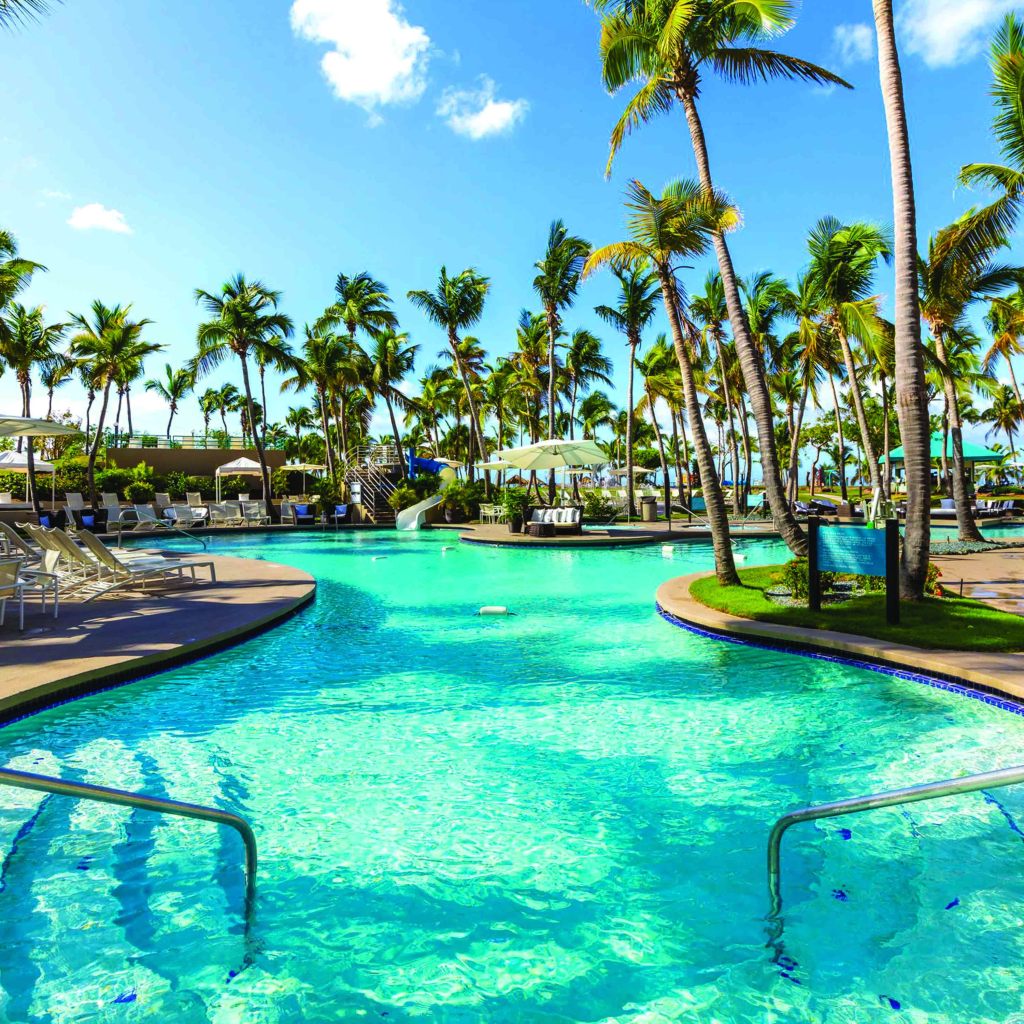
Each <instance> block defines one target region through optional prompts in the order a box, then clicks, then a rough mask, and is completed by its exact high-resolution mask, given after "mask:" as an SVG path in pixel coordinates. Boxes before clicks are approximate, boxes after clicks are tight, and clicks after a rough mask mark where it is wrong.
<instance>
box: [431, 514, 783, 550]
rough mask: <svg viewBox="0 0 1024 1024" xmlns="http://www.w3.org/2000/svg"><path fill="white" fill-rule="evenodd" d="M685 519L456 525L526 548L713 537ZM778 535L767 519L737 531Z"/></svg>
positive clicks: (473, 535)
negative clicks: (565, 527) (562, 526)
mask: <svg viewBox="0 0 1024 1024" xmlns="http://www.w3.org/2000/svg"><path fill="white" fill-rule="evenodd" d="M685 522H686V521H685V520H682V521H680V520H678V519H677V520H673V522H672V529H671V530H670V529H669V524H668V523H641V522H639V521H634V522H633V523H631V524H629V525H626V524H622V525H620V526H618V527H617V528H616V529H614V530H599V529H590V528H588V529H585V530H584V531H583V533H582V534H578V533H576V534H573V533H565V532H562V533H557V534H555V536H554V537H531V536H529V534H527V533H510V532H509V529H508V526H507V525H506V524H505V523H494V524H492V523H480V524H476V523H474V524H472V525H470V526H457V527H455V528H456V529H458V530H461V531H462V536H461V537H460V538H459V539H460V540H462V541H465V542H466V543H467V544H496V545H501V546H504V547H523V548H592V547H598V548H601V547H605V548H608V547H636V546H638V545H641V544H658V543H661V544H665V543H668V542H670V541H672V542H675V541H679V540H710V538H711V531H710V530H709V529H708V528H707V527H705V526H701V525H699V524H698V525H694V526H686V525H684V524H685ZM694 522H696V520H695V521H694ZM438 525H439V526H441V525H443V524H438ZM777 536H778V533H776V531H775V530H774V528H773V527H772V525H771V523H768V524H767V525H766V526H751V527H749V528H747V529H744V530H743V532H742V533H737V534H735V535H734V539H739V538H742V537H777Z"/></svg>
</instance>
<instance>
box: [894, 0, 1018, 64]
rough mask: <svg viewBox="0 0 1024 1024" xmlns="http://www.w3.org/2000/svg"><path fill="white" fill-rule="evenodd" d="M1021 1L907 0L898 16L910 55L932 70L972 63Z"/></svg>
mask: <svg viewBox="0 0 1024 1024" xmlns="http://www.w3.org/2000/svg"><path fill="white" fill-rule="evenodd" d="M1018 6H1019V4H1018V2H1017V0H906V2H905V3H904V4H903V6H902V8H901V9H900V10H899V12H898V13H897V16H896V21H897V27H898V28H899V31H900V33H901V35H902V36H903V39H904V45H905V47H906V49H907V52H908V53H916V54H918V55H919V56H920V57H921V58H922V59H923V60H924V62H925V64H927V65H928V66H929V67H932V68H938V67H947V66H949V65H951V64H960V63H962V62H963V61H965V60H970V58H971V57H974V56H975V55H976V54H978V53H979V52H980V51H981V50H982V49H984V47H985V46H986V44H987V43H988V41H989V37H990V36H991V34H992V30H993V28H994V27H995V25H996V23H997V22H998V21H999V19H1000V18H1001V17H1002V16H1003V15H1004V14H1008V13H1009V12H1010V11H1012V10H1015V9H1016V8H1017V7H1018Z"/></svg>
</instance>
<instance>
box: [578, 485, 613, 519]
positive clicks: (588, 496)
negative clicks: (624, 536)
mask: <svg viewBox="0 0 1024 1024" xmlns="http://www.w3.org/2000/svg"><path fill="white" fill-rule="evenodd" d="M614 514H615V505H614V504H613V503H612V502H610V501H609V500H608V499H607V498H606V497H605V496H604V495H603V494H598V492H597V491H585V492H584V494H583V518H584V519H591V520H595V521H597V522H601V523H607V522H608V520H609V519H611V517H612V516H613V515H614Z"/></svg>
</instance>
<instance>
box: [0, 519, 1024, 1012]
mask: <svg viewBox="0 0 1024 1024" xmlns="http://www.w3.org/2000/svg"><path fill="white" fill-rule="evenodd" d="M446 547H451V548H452V549H451V550H445V548H446ZM213 548H214V550H215V551H217V552H220V553H236V554H240V555H245V556H247V557H254V558H260V557H264V558H268V559H272V560H278V561H282V562H287V563H289V564H293V565H297V566H300V567H303V568H306V569H309V570H310V571H312V572H313V573H315V575H316V576H317V578H318V579H319V581H320V588H319V593H318V597H317V600H316V603H315V605H313V606H311V607H310V608H309V609H307V610H306V611H304V612H302V613H301V614H299V615H298V616H296V617H295V618H293V619H292V620H290V621H289V622H288V623H286V624H284V625H282V626H280V627H279V628H277V629H275V630H273V631H272V632H270V633H268V634H266V635H264V636H262V637H259V638H257V639H255V640H252V641H250V642H247V643H245V644H243V645H241V646H239V647H236V648H234V649H232V650H229V651H226V652H223V653H221V654H218V655H215V656H213V657H210V658H208V659H205V660H203V661H200V662H196V663H194V664H192V665H189V666H187V667H183V668H180V669H178V670H175V671H173V672H167V673H164V674H162V675H158V676H155V677H153V678H151V679H147V680H144V681H140V682H137V683H134V684H132V685H131V686H129V687H124V688H121V689H119V690H115V691H112V692H108V693H105V694H99V695H95V696H92V697H89V698H86V699H83V700H80V701H76V702H74V703H72V704H68V705H65V706H63V707H60V708H56V709H54V710H51V711H48V712H45V713H43V714H40V715H37V716H35V717H33V718H31V719H29V720H25V721H22V722H18V723H15V724H12V725H9V726H7V727H5V728H3V729H0V763H2V764H6V765H10V766H13V767H18V768H22V769H24V770H29V771H37V772H45V773H59V774H63V775H66V776H68V777H74V778H79V779H84V780H88V781H92V782H96V783H103V784H108V785H115V786H121V787H126V788H130V789H136V790H145V791H147V792H151V793H156V794H167V795H170V796H172V797H175V798H178V799H184V800H191V801H196V802H201V803H212V804H216V805H219V806H223V807H225V808H229V809H232V810H236V811H238V812H240V813H242V814H244V815H246V816H247V817H248V818H249V819H250V820H251V821H252V822H253V824H254V827H255V829H256V833H257V836H258V840H259V844H260V858H261V864H260V871H259V883H258V896H257V907H256V913H255V918H254V921H253V926H252V931H251V934H250V936H249V937H248V939H246V937H245V936H244V934H243V929H242V918H241V913H240V910H241V904H242V877H241V871H240V863H241V850H240V844H239V842H238V839H237V837H236V836H235V835H234V834H233V833H231V832H230V831H229V830H226V829H223V830H218V829H216V828H215V827H213V826H207V825H204V824H200V823H196V822H185V821H177V820H161V819H157V818H155V817H154V816H152V815H149V814H145V813H142V812H132V811H128V810H123V809H119V808H112V807H104V806H101V805H91V804H86V803H76V802H74V801H70V800H66V799H62V798H55V797H54V798H48V799H40V798H39V797H38V796H36V795H33V794H28V793H21V792H16V791H3V790H0V858H2V869H0V929H2V936H0V938H2V941H0V990H2V994H0V1020H3V1021H11V1022H22V1021H33V1022H48V1024H49V1022H53V1024H57V1022H70V1021H75V1022H94V1021H102V1022H110V1021H141V1020H155V1021H168V1022H183V1024H193V1022H214V1024H227V1022H245V1024H250V1022H260V1024H264V1022H282V1024H283V1022H313V1024H320V1022H328V1021H359V1020H378V1021H379V1020H386V1021H392V1022H394V1021H443V1022H459V1024H461V1022H478V1021H499V1022H520V1021H522V1022H552V1024H553V1022H570V1021H575V1022H588V1024H590V1022H594V1024H613V1022H614V1024H662V1022H670V1021H688V1022H700V1024H712V1022H722V1024H726V1022H728V1024H755V1022H757V1024H760V1022H766V1021H785V1022H789V1021H797V1022H825V1021H827V1022H857V1024H863V1022H866V1021H867V1022H874V1021H890V1020H894V1021H914V1022H923V1021H928V1022H947V1021H948V1022H954V1021H955V1022H957V1024H964V1022H967V1021H971V1022H973V1021H991V1022H999V1024H1005V1022H1006V1021H1009V1020H1012V1019H1013V1015H1014V1014H1020V1013H1021V995H1020V990H1021V986H1022V982H1024V970H1022V968H1021V967H1020V963H1021V953H1022V951H1024V948H1022V947H1024V929H1022V927H1021V924H1022V917H1024V902H1022V897H1024V871H1022V866H1024V865H1022V857H1024V849H1022V838H1024V835H1022V832H1021V830H1020V828H1019V827H1018V822H1020V823H1021V824H1024V793H1016V792H1014V791H1013V790H1003V791H999V792H997V793H994V794H991V796H990V797H986V796H985V795H983V794H977V795H974V796H962V797H957V798H954V799H951V800H949V801H945V802H942V803H932V804H919V805H915V806H913V807H910V808H907V809H905V810H899V809H892V810H883V811H877V812H873V813H871V814H866V815H862V816H858V817H853V818H847V819H845V820H842V821H834V822H825V823H821V824H820V825H819V826H817V827H816V826H814V825H802V826H798V827H797V828H795V829H794V830H792V831H791V832H790V834H789V836H788V837H787V839H786V842H785V847H784V851H783V893H784V897H785V901H786V902H785V928H784V932H783V934H782V937H781V939H780V940H776V941H775V942H774V943H772V942H770V941H769V938H770V933H769V930H768V928H767V927H766V922H765V914H766V912H767V906H768V895H767V891H766V879H765V843H766V839H767V835H768V830H769V827H770V825H771V823H772V821H773V820H774V819H775V818H776V817H777V816H778V815H779V814H780V813H782V812H783V811H785V810H788V809H790V808H792V807H795V806H800V805H803V804H806V803H808V802H817V801H824V800H831V799H837V798H840V797H843V796H849V795H853V794H858V793H864V792H871V791H874V790H879V789H887V788H892V787H897V786H902V785H907V784H911V783H915V782H924V781H929V780H933V779H938V778H943V777H947V776H952V775H956V774H958V773H961V772H972V771H978V770H984V769H989V768H995V767H1001V766H1006V765H1010V764H1016V763H1019V762H1020V761H1021V760H1024V752H1022V741H1024V720H1022V719H1021V718H1020V717H1018V716H1016V715H1013V714H1009V713H1007V712H1005V711H999V710H997V709H995V708H993V707H991V706H989V705H986V704H983V703H981V702H980V701H975V700H970V699H966V698H964V697H962V696H958V695H956V694H953V693H949V692H946V691H943V690H939V689H934V688H931V687H927V686H923V685H921V684H919V683H914V682H911V681H905V680H900V679H896V678H893V677H891V676H885V675H881V674H878V673H875V672H870V671H867V670H863V669H856V668H851V667H844V666H840V665H837V664H834V663H830V662H826V661H816V660H811V659H806V658H801V657H797V656H793V655H786V654H781V653H771V652H767V651H761V650H757V649H753V648H749V647H742V646H736V645H732V644H726V643H722V642H719V641H715V640H711V639H707V638H703V637H698V636H694V635H692V634H689V633H687V632H685V631H683V630H681V629H678V628H676V627H674V626H672V625H670V624H669V623H666V622H665V621H664V620H663V619H661V618H660V617H659V616H658V615H657V614H656V612H655V610H654V605H653V595H654V590H655V588H656V586H657V585H658V584H659V583H660V582H661V581H663V580H664V579H666V578H668V577H670V576H673V575H678V574H681V573H683V572H687V571H691V570H693V569H696V568H699V567H704V566H707V565H709V564H710V550H709V548H707V547H706V546H704V545H701V544H693V543H690V544H687V545H681V546H680V547H679V548H677V550H676V551H675V552H674V557H673V558H672V559H667V558H665V557H663V555H662V552H661V550H660V548H659V547H657V546H655V547H654V548H640V549H628V550H621V551H585V550H584V551H580V550H577V551H549V550H546V551H539V550H534V551H524V550H508V549H496V548H487V547H477V546H468V545H461V546H460V545H458V543H457V540H456V539H455V536H454V535H453V534H451V533H443V532H439V533H431V534H417V535H408V536H400V537H390V538H384V537H380V536H373V535H370V534H365V535H348V534H345V535H332V534H327V535H309V534H306V535H302V536H291V537H286V538H273V539H267V538H264V537H260V536H250V537H242V538H238V539H236V538H216V539H215V540H214V541H213ZM740 550H741V553H742V555H743V557H744V559H745V562H746V564H755V563H757V562H764V561H769V560H775V559H778V558H779V557H780V555H781V549H780V548H779V547H778V546H777V544H775V543H773V542H765V541H754V540H749V541H743V542H741V544H740ZM381 555H384V556H386V557H385V558H383V559H380V560H377V561H373V560H372V559H373V556H381ZM483 604H505V605H508V606H509V607H511V608H512V609H513V610H514V611H515V612H516V613H517V614H516V615H515V617H512V618H507V619H481V618H479V617H477V616H475V615H474V612H475V611H476V609H477V608H478V607H479V606H480V605H483Z"/></svg>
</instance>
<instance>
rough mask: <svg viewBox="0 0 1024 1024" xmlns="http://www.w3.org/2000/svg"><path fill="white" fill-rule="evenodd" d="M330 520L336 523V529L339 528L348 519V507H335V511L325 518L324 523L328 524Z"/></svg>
mask: <svg viewBox="0 0 1024 1024" xmlns="http://www.w3.org/2000/svg"><path fill="white" fill-rule="evenodd" d="M328 519H330V520H331V521H332V522H333V523H334V526H335V528H337V526H338V524H339V523H343V522H344V521H345V520H346V519H348V505H335V506H334V511H333V512H331V513H329V514H328V515H326V516H324V522H325V523H326V522H327V520H328Z"/></svg>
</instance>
